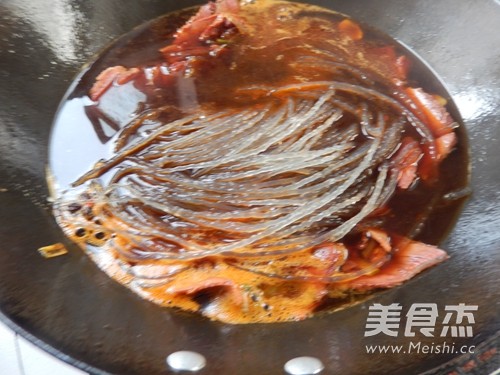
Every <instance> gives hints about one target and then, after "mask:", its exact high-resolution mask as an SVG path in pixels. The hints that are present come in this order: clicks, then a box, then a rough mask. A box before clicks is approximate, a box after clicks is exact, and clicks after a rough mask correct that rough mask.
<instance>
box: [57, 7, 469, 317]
mask: <svg viewBox="0 0 500 375" xmlns="http://www.w3.org/2000/svg"><path fill="white" fill-rule="evenodd" d="M275 7H276V9H274V13H273V14H277V16H278V17H277V20H278V21H286V19H287V17H295V18H297V17H299V19H301V18H304V19H308V18H309V17H313V18H314V19H317V20H320V21H321V20H322V21H325V22H327V23H330V24H331V25H336V24H338V22H339V21H341V20H343V19H344V18H345V16H343V15H340V14H336V13H333V12H329V11H323V10H320V9H319V8H315V7H304V8H301V6H300V5H297V4H293V3H284V2H276V5H275ZM278 8H279V9H278ZM250 9H251V8H250ZM195 11H196V9H187V10H182V11H180V12H178V13H173V14H167V15H165V16H163V17H160V18H158V19H156V20H153V21H151V22H149V23H148V24H145V25H143V26H141V27H139V28H137V29H135V30H133V31H132V32H130V33H129V34H127V35H125V36H123V37H122V38H120V39H119V40H117V41H116V42H115V43H113V44H112V45H111V46H110V47H109V48H107V49H106V50H105V51H104V52H103V53H102V54H101V55H100V56H99V57H98V59H97V60H96V61H94V62H93V63H92V65H90V67H89V68H88V69H86V70H85V71H83V72H82V73H81V74H80V75H79V77H77V79H76V80H75V83H74V84H73V86H72V88H71V89H70V91H69V92H68V94H67V96H66V99H65V100H64V101H63V103H62V105H61V107H60V110H59V113H58V114H57V117H56V120H55V123H54V126H53V130H52V136H51V141H50V142H51V143H50V170H51V173H52V175H53V176H52V177H53V182H54V185H55V186H54V187H55V189H56V191H57V192H58V193H62V192H64V191H65V190H67V189H70V188H71V184H72V183H73V182H74V181H76V180H77V179H78V178H79V177H80V176H82V175H83V174H84V173H85V172H87V171H88V170H90V169H92V167H93V166H94V165H95V164H96V163H97V162H99V160H102V159H109V158H111V157H112V156H113V155H114V151H113V148H114V146H115V141H116V139H117V135H118V134H119V132H120V130H121V129H122V128H123V127H124V126H126V125H127V124H128V123H129V122H130V121H131V120H132V119H133V118H134V117H135V116H137V115H138V114H140V113H143V112H145V111H148V110H152V109H157V108H160V107H163V108H166V110H163V111H162V114H161V117H160V118H159V119H157V121H160V122H162V123H167V122H169V121H173V120H175V119H178V118H181V117H183V116H186V115H189V114H192V113H196V111H197V110H198V108H199V107H200V106H203V107H205V108H206V107H209V108H211V110H213V111H214V112H216V111H218V110H225V109H228V108H231V109H238V108H239V107H241V108H244V107H245V106H248V105H249V104H251V105H254V106H257V107H258V106H259V105H261V104H262V103H261V99H260V98H258V97H256V98H253V97H251V96H250V97H249V96H247V95H238V94H235V88H238V87H248V86H252V85H254V86H262V85H264V86H273V87H280V86H282V85H286V84H287V83H288V82H289V80H290V78H291V77H292V78H294V77H293V76H294V74H295V71H294V69H293V67H292V62H293V61H295V60H297V59H300V57H301V54H303V50H301V49H300V48H296V46H295V45H294V43H293V42H292V43H290V42H289V40H287V39H286V38H283V39H282V40H280V41H279V43H277V44H274V45H273V46H272V47H266V35H268V32H272V31H271V30H261V32H260V33H259V32H257V33H256V34H255V33H253V34H252V35H253V36H252V37H250V39H251V40H245V38H247V37H246V36H245V35H239V36H237V37H236V38H235V40H234V45H233V46H231V45H230V50H231V54H230V55H222V56H221V58H220V59H215V60H213V61H211V62H209V63H206V64H204V65H203V66H201V67H200V72H198V73H199V74H197V75H195V76H194V77H189V76H188V77H185V76H180V77H178V78H177V79H176V82H175V83H174V84H173V85H171V86H169V87H167V88H155V87H147V86H141V85H140V84H134V82H129V83H126V84H124V85H122V86H119V87H112V88H111V89H110V90H109V91H108V92H107V93H106V94H105V95H104V96H103V97H102V98H101V100H100V101H99V102H98V103H96V102H93V101H91V100H90V99H89V97H88V93H89V90H90V88H91V87H92V85H93V84H94V82H95V80H96V77H97V76H98V75H99V74H100V73H101V72H102V71H103V70H105V69H106V68H108V67H111V66H116V65H122V66H125V67H140V68H141V69H144V68H147V67H152V66H155V65H158V64H161V62H162V56H161V54H160V53H159V49H160V48H162V47H164V46H166V45H168V44H169V43H170V42H171V41H172V40H173V34H174V32H175V31H176V30H177V29H178V28H179V27H180V26H182V25H183V24H184V23H185V22H186V21H187V20H188V19H189V17H190V16H192V15H193V14H194V13H195ZM250 13H251V10H250ZM320 21H318V22H316V23H315V22H313V23H311V24H309V25H308V29H307V30H308V32H309V34H314V35H317V46H318V47H320V48H323V42H322V38H323V37H324V36H323V35H322V33H323V32H325V33H326V34H328V31H324V30H323V29H322V22H320ZM262 24H263V25H266V23H265V22H262ZM274 26H276V25H274ZM274 26H273V25H272V24H269V23H268V24H267V26H263V27H264V28H265V27H268V28H272V27H274ZM362 29H363V32H364V37H363V41H362V43H363V48H366V47H367V46H368V47H373V48H378V47H385V46H395V49H396V51H397V53H398V55H404V56H406V57H407V58H409V59H410V60H411V63H412V64H411V65H412V69H411V70H410V74H409V79H408V86H409V87H422V88H423V89H424V90H425V91H426V92H428V93H432V94H437V95H439V96H441V97H443V98H445V99H446V100H447V102H448V104H447V110H448V111H449V113H450V114H451V116H452V117H453V118H454V120H455V121H456V122H457V123H459V124H460V126H459V127H458V128H457V129H456V130H455V132H456V134H457V138H458V142H457V145H456V146H455V150H454V151H453V152H452V153H451V154H450V155H449V156H448V157H447V158H446V159H445V160H444V161H443V162H442V163H441V164H440V167H439V169H440V170H439V179H438V181H437V182H436V183H433V184H432V185H428V184H424V183H421V182H419V183H417V184H415V186H413V187H412V188H410V189H407V190H401V189H397V190H396V193H395V194H394V196H393V197H392V198H391V199H390V201H389V203H388V205H389V207H388V208H389V210H388V212H389V213H388V214H387V215H386V216H385V217H384V218H383V228H384V229H385V230H386V231H388V232H389V233H395V234H398V235H402V236H407V237H410V238H413V239H416V240H419V241H422V242H425V243H428V244H439V243H440V242H442V241H443V240H444V239H445V238H446V236H447V234H448V232H449V231H450V230H451V228H452V227H453V225H454V223H455V220H456V218H457V216H458V214H459V212H460V209H461V206H462V204H463V202H464V200H465V198H466V197H467V195H468V183H469V155H468V144H467V136H466V134H465V129H464V127H463V125H462V124H461V123H460V116H459V113H458V111H457V109H456V107H455V105H454V104H453V103H452V101H451V98H450V95H449V94H448V92H447V91H446V89H445V87H444V86H443V85H442V83H441V82H440V80H439V79H438V78H437V77H436V75H435V73H434V72H433V71H432V70H431V69H430V68H429V67H428V66H427V65H426V64H425V63H424V62H423V61H422V60H421V59H420V58H419V57H418V56H417V55H415V53H413V52H412V51H411V50H409V49H407V48H405V47H404V46H403V45H401V44H399V43H397V42H395V41H394V40H392V39H390V38H389V37H387V36H386V35H384V34H382V33H380V32H378V31H376V30H372V29H371V28H369V27H366V26H362ZM311 30H312V32H311ZM328 35H329V34H328ZM259 38H260V39H259ZM249 44H250V45H253V46H254V47H255V46H259V45H261V46H262V48H246V47H245V46H247V45H249ZM325 48H326V47H325ZM356 52H357V51H356V49H355V48H354V49H353V50H352V51H351V53H354V54H355V53H356ZM234 61H237V62H238V63H237V64H233V63H232V62H234ZM311 74H312V75H311V76H310V77H309V78H310V79H311V80H319V81H320V80H329V79H330V78H331V77H330V76H329V75H328V74H329V73H328V72H314V73H311ZM382 89H383V88H382ZM342 121H345V122H349V121H353V119H352V118H349V116H348V115H346V116H345V118H344V119H343V120H342ZM145 130H146V131H147V127H146V129H145ZM405 132H406V133H407V134H409V135H414V134H412V133H414V129H411V128H408V129H405ZM114 172H116V170H111V171H109V172H107V173H106V174H105V175H104V176H101V179H102V180H103V181H106V179H109V178H110V177H111V176H112V175H113V173H114ZM210 235H211V236H217V233H216V231H214V232H213V233H211V234H210ZM209 237H210V236H209ZM364 298H366V297H364V296H356V295H355V296H353V297H352V300H351V301H346V300H345V299H342V300H341V301H340V302H339V301H338V300H335V299H331V300H329V301H326V303H325V304H324V305H322V308H323V309H325V308H329V309H330V310H332V309H336V308H338V307H344V306H345V305H346V303H348V302H356V301H358V300H360V299H364Z"/></svg>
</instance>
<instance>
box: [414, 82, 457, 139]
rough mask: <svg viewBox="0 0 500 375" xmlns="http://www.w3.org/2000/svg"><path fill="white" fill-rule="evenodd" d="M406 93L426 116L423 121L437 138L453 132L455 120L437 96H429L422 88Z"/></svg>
mask: <svg viewBox="0 0 500 375" xmlns="http://www.w3.org/2000/svg"><path fill="white" fill-rule="evenodd" d="M406 93H407V94H408V96H409V97H410V98H411V99H412V100H413V102H414V103H415V105H416V106H417V107H418V108H419V109H420V110H421V111H422V112H423V114H424V115H425V117H426V118H425V119H422V120H423V121H424V122H425V123H426V124H427V126H428V127H429V130H430V131H431V132H432V134H433V135H434V136H435V137H440V136H442V135H445V134H448V133H451V132H452V131H453V128H454V122H453V119H452V118H451V116H450V114H449V113H448V112H447V111H446V108H444V106H443V105H442V104H441V103H440V101H439V100H438V99H437V98H436V97H435V96H433V95H430V94H427V93H426V92H425V91H424V90H422V89H421V88H413V87H408V88H407V89H406Z"/></svg>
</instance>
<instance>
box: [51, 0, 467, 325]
mask: <svg viewBox="0 0 500 375" xmlns="http://www.w3.org/2000/svg"><path fill="white" fill-rule="evenodd" d="M174 18H175V16H172V17H170V18H168V19H170V20H171V19H174ZM159 34H161V33H160V32H157V33H156V36H157V39H156V40H155V43H156V44H158V42H159V41H162V40H163V45H161V48H159V49H157V52H156V55H154V54H152V55H151V53H149V55H148V54H145V55H147V56H149V57H148V58H147V59H145V58H144V60H142V61H141V60H140V59H139V61H137V63H136V64H134V65H127V64H125V63H124V65H123V66H122V65H115V66H110V67H107V68H106V69H104V70H102V71H101V72H99V74H96V75H95V77H96V78H95V81H94V83H93V84H92V85H91V87H87V90H88V91H87V92H88V96H89V98H90V99H91V100H92V102H91V104H87V105H86V107H85V113H86V114H87V116H88V118H89V120H90V121H91V122H92V124H93V125H94V128H95V130H96V134H97V136H98V137H99V139H100V140H101V142H103V143H109V144H110V145H112V147H113V153H112V155H111V156H110V157H109V158H107V159H103V160H98V161H96V164H95V165H94V166H93V168H91V169H90V170H88V171H86V172H85V173H83V174H82V175H81V177H80V178H78V179H77V180H76V181H75V182H74V183H73V186H72V187H71V188H69V189H67V190H65V191H62V192H59V196H58V197H57V199H56V201H55V203H54V212H55V216H56V219H57V221H58V223H59V225H60V226H61V227H62V229H63V230H64V232H65V233H66V234H67V235H68V236H69V237H70V238H71V239H72V240H74V241H75V242H76V243H78V244H79V245H80V246H81V247H82V248H83V249H84V250H85V251H86V252H87V253H88V254H89V256H90V257H92V258H93V259H94V261H95V262H96V263H97V264H98V265H99V266H100V267H101V268H102V269H103V270H104V271H105V272H106V273H107V274H108V275H110V276H111V277H113V278H114V279H116V280H117V281H119V282H120V283H122V284H124V285H126V286H127V287H129V288H131V289H132V290H134V291H135V292H136V293H138V294H140V295H141V296H143V297H144V298H146V299H148V300H151V301H154V302H156V303H158V304H160V305H164V306H169V307H177V308H181V309H183V310H187V311H198V312H200V313H202V314H203V315H205V316H207V317H210V318H212V319H216V320H220V321H224V322H228V323H252V322H264V323H266V322H277V321H293V320H302V319H305V318H307V317H310V316H311V315H312V314H314V313H315V312H317V311H321V310H322V308H324V307H325V306H328V305H330V304H331V302H332V301H348V300H349V299H350V298H351V297H352V296H353V295H359V294H365V293H368V292H370V291H372V290H376V289H380V288H391V287H394V286H397V285H400V284H401V283H403V282H405V281H406V280H408V279H410V278H412V277H413V276H415V275H416V274H417V273H419V272H421V271H422V270H424V269H426V268H428V267H431V266H433V265H435V264H437V263H439V262H441V261H443V260H445V259H446V258H447V254H446V253H445V252H444V251H443V250H440V249H438V248H437V247H435V246H432V245H427V244H424V243H421V242H418V241H416V240H413V239H411V238H410V237H413V234H414V233H417V231H418V228H419V227H420V226H421V224H422V222H424V221H425V219H426V215H428V211H429V210H426V209H422V206H423V205H432V204H433V202H436V200H437V199H438V198H439V197H438V196H437V194H442V192H441V190H440V189H438V188H437V187H439V186H441V185H440V184H441V183H442V181H441V180H440V174H442V171H441V169H442V168H441V164H442V162H443V160H444V159H445V158H446V157H447V156H448V155H449V154H450V153H452V152H453V150H454V148H455V146H456V144H457V137H456V133H455V130H454V129H455V128H456V126H457V124H456V123H455V122H454V120H453V119H452V118H451V116H450V115H449V113H448V112H447V111H446V109H445V105H446V101H445V100H444V99H443V98H441V97H439V96H437V95H433V94H432V93H427V92H425V91H424V90H423V89H422V88H420V87H418V85H417V84H416V83H415V82H413V81H411V80H410V79H409V78H408V77H409V72H410V69H411V66H410V65H411V64H410V60H409V59H408V58H407V57H406V56H405V55H404V54H402V53H400V52H399V48H398V47H397V46H396V45H393V44H389V43H388V42H387V40H385V39H380V38H379V37H377V36H376V35H371V34H370V33H369V32H368V30H363V29H362V28H361V27H360V26H359V25H358V24H357V23H356V22H355V21H353V20H351V19H349V18H346V17H345V16H343V15H340V14H337V13H334V12H331V11H329V10H325V9H323V8H318V7H315V6H310V5H304V4H297V3H288V2H284V1H271V0H260V1H255V2H245V3H242V4H240V3H239V2H238V1H237V0H218V1H216V2H210V3H208V4H207V5H204V6H202V7H201V8H199V10H197V12H196V14H194V15H193V16H192V17H191V18H190V19H189V20H187V22H185V24H184V25H183V26H181V27H180V28H178V29H177V31H176V32H175V33H174V34H173V35H161V36H160V35H159ZM145 48H146V46H145ZM149 48H150V47H149ZM136 55H137V54H136ZM150 55H151V56H152V57H151V56H150ZM89 74H91V73H89ZM92 74H95V73H92ZM125 90H128V91H125ZM124 92H135V93H139V94H140V95H139V96H138V97H140V98H142V99H141V100H140V101H139V102H138V103H137V108H136V110H135V111H134V113H133V116H132V120H131V121H127V122H126V123H124V124H120V123H119V121H117V120H115V119H114V118H113V116H114V115H113V114H111V113H109V112H107V110H106V108H105V106H104V104H103V103H105V102H106V100H108V101H109V100H111V101H112V100H113V99H115V98H118V99H117V100H119V99H120V98H121V97H120V95H123V93H124ZM102 123H105V124H107V126H108V127H110V128H111V129H113V130H114V131H115V133H116V134H115V135H114V136H112V137H107V136H106V134H105V132H104V131H103V130H102V126H101V125H102ZM413 200H414V201H413Z"/></svg>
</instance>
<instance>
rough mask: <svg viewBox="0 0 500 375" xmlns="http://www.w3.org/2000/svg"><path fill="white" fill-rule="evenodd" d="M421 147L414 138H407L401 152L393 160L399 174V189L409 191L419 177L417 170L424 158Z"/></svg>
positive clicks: (402, 143) (403, 142) (400, 149)
mask: <svg viewBox="0 0 500 375" xmlns="http://www.w3.org/2000/svg"><path fill="white" fill-rule="evenodd" d="M422 155H423V153H422V150H421V148H420V145H419V144H418V143H417V141H415V140H414V139H413V138H410V137H406V138H404V139H403V141H402V142H401V146H400V147H399V150H398V151H397V153H396V154H395V155H394V157H393V158H392V163H393V165H394V169H395V170H396V171H397V173H398V187H400V188H401V189H408V188H409V187H410V186H411V184H412V183H413V181H415V179H416V177H417V168H418V163H419V161H420V159H421V158H422Z"/></svg>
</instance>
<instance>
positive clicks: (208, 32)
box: [160, 0, 239, 62]
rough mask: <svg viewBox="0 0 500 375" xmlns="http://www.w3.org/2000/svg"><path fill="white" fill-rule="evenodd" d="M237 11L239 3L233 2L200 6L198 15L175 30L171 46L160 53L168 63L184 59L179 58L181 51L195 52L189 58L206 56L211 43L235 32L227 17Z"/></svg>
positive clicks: (224, 0) (223, 0) (230, 0)
mask: <svg viewBox="0 0 500 375" xmlns="http://www.w3.org/2000/svg"><path fill="white" fill-rule="evenodd" d="M238 11H239V3H238V1H235V0H220V1H217V2H216V3H213V2H210V3H208V4H206V5H204V6H202V7H201V8H200V10H199V11H198V13H196V14H195V15H194V16H193V17H192V18H191V19H189V21H188V22H186V24H185V25H184V26H182V27H181V28H180V29H179V30H177V32H176V33H175V39H174V41H173V42H172V44H171V45H169V46H166V47H164V48H162V49H160V52H161V53H162V54H163V56H164V57H165V59H166V61H168V62H174V61H179V60H181V59H182V58H184V57H182V56H181V57H179V54H180V53H182V52H183V51H188V52H189V51H191V52H194V51H196V53H194V54H193V53H191V54H190V55H191V56H192V55H195V56H200V55H207V56H208V55H209V53H210V48H209V47H210V44H211V43H213V42H216V41H217V40H218V39H223V38H224V37H225V36H226V34H232V33H235V32H236V31H237V28H236V26H235V25H234V23H233V22H232V21H231V20H230V19H229V15H232V14H234V13H236V12H238Z"/></svg>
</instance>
